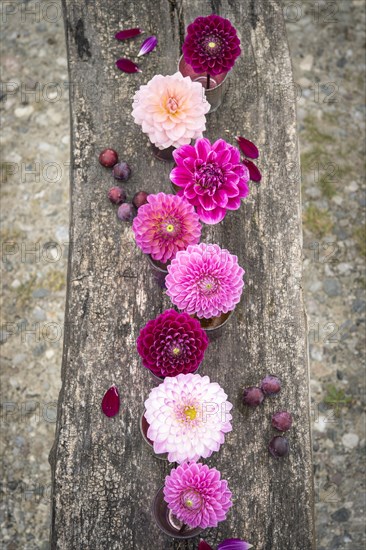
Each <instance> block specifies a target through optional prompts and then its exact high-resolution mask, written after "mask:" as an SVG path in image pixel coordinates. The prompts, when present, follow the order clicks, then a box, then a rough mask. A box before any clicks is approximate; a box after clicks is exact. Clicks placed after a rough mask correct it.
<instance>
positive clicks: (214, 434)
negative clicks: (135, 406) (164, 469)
mask: <svg viewBox="0 0 366 550" xmlns="http://www.w3.org/2000/svg"><path fill="white" fill-rule="evenodd" d="M145 408H146V410H145V415H144V416H145V418H146V420H147V422H148V423H149V429H148V430H147V437H148V438H149V439H150V440H151V441H153V445H154V452H155V453H156V454H161V453H168V460H169V462H179V463H182V462H187V461H188V462H189V461H196V460H199V459H200V457H203V458H208V457H209V456H211V455H212V453H213V452H214V451H218V450H219V449H220V445H222V444H223V443H224V441H225V434H226V433H228V432H230V431H231V429H232V426H231V419H232V416H231V414H230V411H231V409H232V408H233V405H232V403H230V402H229V401H228V400H227V394H226V393H225V392H224V390H223V389H222V387H221V386H220V385H219V384H217V383H216V382H210V379H209V377H208V376H200V375H199V374H178V375H177V376H172V377H171V376H167V377H166V378H164V382H162V383H161V384H159V386H157V387H155V388H153V389H152V390H151V392H150V394H149V397H148V399H147V400H146V401H145Z"/></svg>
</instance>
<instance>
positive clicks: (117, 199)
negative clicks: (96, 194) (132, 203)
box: [108, 187, 126, 204]
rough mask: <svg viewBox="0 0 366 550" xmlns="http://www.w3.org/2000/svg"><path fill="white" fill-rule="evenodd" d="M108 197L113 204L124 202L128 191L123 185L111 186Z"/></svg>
mask: <svg viewBox="0 0 366 550" xmlns="http://www.w3.org/2000/svg"><path fill="white" fill-rule="evenodd" d="M108 198H109V200H110V201H111V202H113V204H122V203H123V202H125V200H126V193H125V191H124V189H122V188H121V187H111V188H110V190H109V191H108Z"/></svg>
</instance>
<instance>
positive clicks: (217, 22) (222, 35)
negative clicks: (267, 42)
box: [182, 14, 241, 75]
mask: <svg viewBox="0 0 366 550" xmlns="http://www.w3.org/2000/svg"><path fill="white" fill-rule="evenodd" d="M182 50H183V55H184V59H185V61H186V63H188V64H189V65H191V66H192V67H193V70H194V71H195V72H196V73H202V72H207V73H208V74H210V75H216V74H220V73H224V72H228V71H230V70H231V69H232V68H233V66H234V64H235V60H236V58H237V57H238V56H239V55H240V52H241V49H240V40H239V38H238V35H237V32H236V29H235V28H234V27H233V26H232V24H231V23H230V21H229V19H224V18H223V17H220V16H219V15H215V14H213V15H209V16H208V17H197V19H195V20H194V21H193V23H191V24H190V25H189V26H188V28H187V36H186V38H185V41H184V44H183V48H182Z"/></svg>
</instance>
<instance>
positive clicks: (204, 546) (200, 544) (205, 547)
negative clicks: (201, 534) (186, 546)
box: [198, 539, 212, 550]
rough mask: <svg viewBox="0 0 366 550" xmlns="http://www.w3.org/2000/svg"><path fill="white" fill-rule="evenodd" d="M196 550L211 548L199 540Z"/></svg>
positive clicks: (209, 549) (210, 549)
mask: <svg viewBox="0 0 366 550" xmlns="http://www.w3.org/2000/svg"><path fill="white" fill-rule="evenodd" d="M198 550H212V546H210V545H209V544H207V542H206V541H204V540H203V539H201V540H200V542H199V545H198Z"/></svg>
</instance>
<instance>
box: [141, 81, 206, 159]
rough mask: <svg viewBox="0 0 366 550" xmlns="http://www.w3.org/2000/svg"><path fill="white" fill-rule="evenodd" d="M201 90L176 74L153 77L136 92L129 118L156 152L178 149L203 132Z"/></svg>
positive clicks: (204, 124) (202, 95) (203, 107)
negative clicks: (172, 148)
mask: <svg viewBox="0 0 366 550" xmlns="http://www.w3.org/2000/svg"><path fill="white" fill-rule="evenodd" d="M202 90H203V88H202V85H201V84H200V83H199V82H193V81H192V80H191V79H190V78H189V76H186V77H183V75H182V74H181V73H179V72H178V73H175V74H174V75H169V76H162V75H155V76H154V77H153V78H152V79H151V80H150V82H148V83H147V84H146V85H144V86H141V87H140V89H139V90H138V91H137V92H136V94H135V96H134V98H133V99H134V101H133V109H132V116H133V118H134V119H135V122H136V124H139V125H140V126H141V127H142V131H143V132H144V133H145V134H147V135H148V136H149V138H150V141H151V142H152V143H154V144H155V145H156V147H158V148H159V149H166V148H167V147H171V146H173V147H180V146H181V145H185V144H187V143H190V142H191V140H192V139H197V138H199V137H202V133H203V132H204V131H205V130H206V117H205V114H206V113H207V112H208V111H209V110H210V104H209V103H208V101H207V100H206V98H205V96H204V94H203V92H202Z"/></svg>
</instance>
